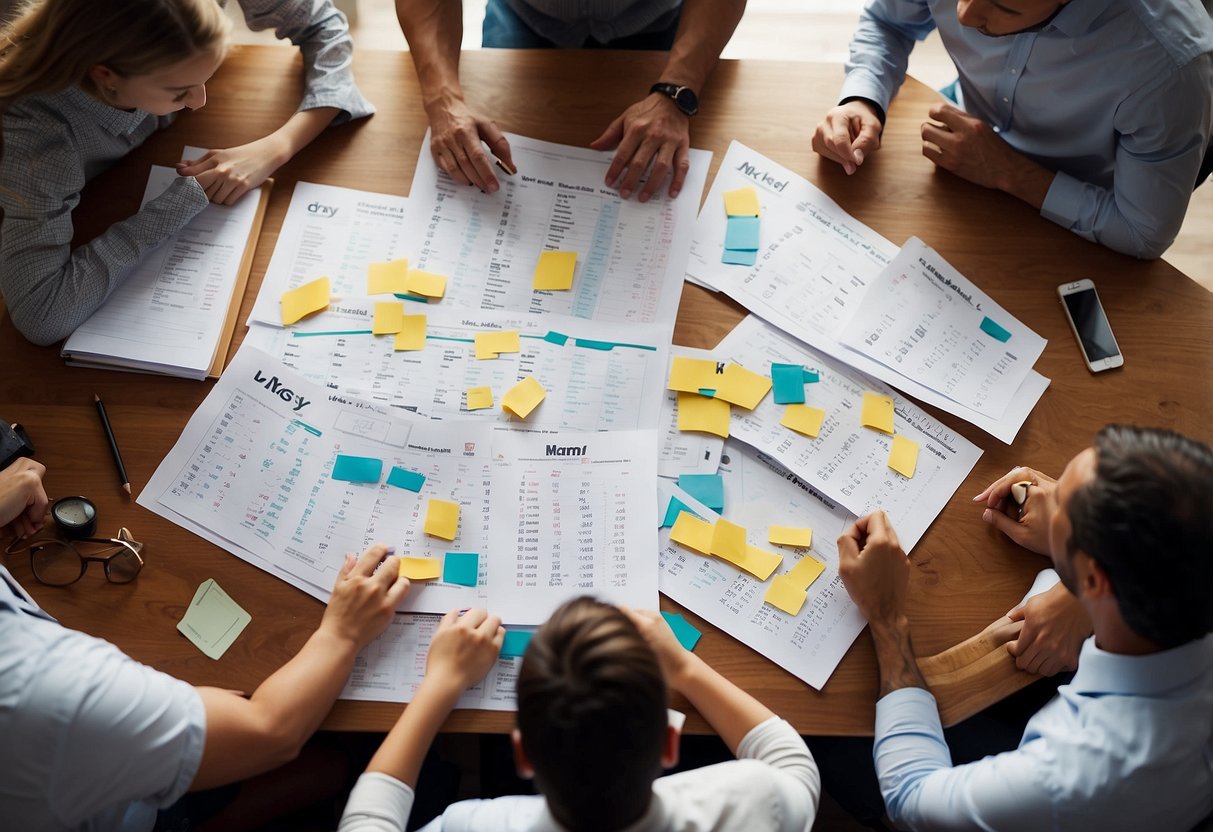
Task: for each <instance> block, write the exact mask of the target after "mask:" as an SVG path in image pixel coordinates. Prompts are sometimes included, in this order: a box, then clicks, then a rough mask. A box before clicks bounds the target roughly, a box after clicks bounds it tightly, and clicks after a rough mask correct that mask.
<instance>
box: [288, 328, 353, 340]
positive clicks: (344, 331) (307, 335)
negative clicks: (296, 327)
mask: <svg viewBox="0 0 1213 832" xmlns="http://www.w3.org/2000/svg"><path fill="white" fill-rule="evenodd" d="M371 334H372V333H371V331H370V330H369V329H341V330H333V331H332V332H292V333H291V335H294V336H295V337H296V338H319V337H323V336H329V337H331V338H336V337H338V336H341V335H371Z"/></svg>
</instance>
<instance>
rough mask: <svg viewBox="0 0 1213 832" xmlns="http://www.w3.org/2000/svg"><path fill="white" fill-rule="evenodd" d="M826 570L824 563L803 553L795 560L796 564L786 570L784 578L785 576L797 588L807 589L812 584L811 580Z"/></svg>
mask: <svg viewBox="0 0 1213 832" xmlns="http://www.w3.org/2000/svg"><path fill="white" fill-rule="evenodd" d="M825 571H826V565H825V564H824V563H822V562H821V561H819V560H818V559H817V558H815V557H810V556H809V555H805V556H804V557H802V558H801V559H800V560H798V561H796V565H795V566H793V567H792V568H791V569H789V570H788V572H787V574H786V575H784V576H783V577H784V578H787V579H788V580H789V581H791V582H792V583H793V584H795V586H796V588H797V589H808V588H809V587H810V586H812V585H813V581H815V580H817V579H818V578H820V577H821V573H822V572H825Z"/></svg>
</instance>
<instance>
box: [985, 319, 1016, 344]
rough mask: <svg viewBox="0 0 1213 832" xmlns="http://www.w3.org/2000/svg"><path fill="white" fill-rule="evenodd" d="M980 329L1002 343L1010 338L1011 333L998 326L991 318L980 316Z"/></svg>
mask: <svg viewBox="0 0 1213 832" xmlns="http://www.w3.org/2000/svg"><path fill="white" fill-rule="evenodd" d="M981 331H982V332H984V333H985V334H986V335H989V336H990V337H991V338H993V339H995V340H996V341H1002V342H1003V343H1004V344H1005V343H1006V342H1007V341H1010V340H1011V333H1010V332H1007V331H1006V330H1005V329H1003V328H1002V327H1001V326H999V325H998V323H997V322H996V321H995V320H994V319H993V318H989V317H986V318H982V321H981Z"/></svg>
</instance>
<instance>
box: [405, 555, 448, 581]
mask: <svg viewBox="0 0 1213 832" xmlns="http://www.w3.org/2000/svg"><path fill="white" fill-rule="evenodd" d="M400 574H401V575H403V576H404V577H406V578H408V579H409V580H410V581H433V580H436V579H438V578H441V577H442V561H440V560H439V559H438V558H401V559H400Z"/></svg>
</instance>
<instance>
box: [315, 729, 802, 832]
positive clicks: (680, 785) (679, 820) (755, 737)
mask: <svg viewBox="0 0 1213 832" xmlns="http://www.w3.org/2000/svg"><path fill="white" fill-rule="evenodd" d="M737 756H738V759H736V760H733V761H731V762H727V763H720V764H718V765H714V766H706V767H704V768H698V769H695V770H693V771H684V772H682V773H680V774H672V775H670V776H668V777H661V778H659V779H658V780H656V781H655V782H654V783H653V800H652V802H651V803H650V804H649V809H648V811H647V812H646V813H645V815H644V817H642V818H640V819H639V820H638V821H636V823H634V824H632V825H631V826H629V827H627V829H626V830H623V832H674V830H694V831H695V832H807V830H808V829H809V827H810V826H812V825H813V819H814V818H815V817H816V816H817V801H818V799H819V798H820V796H821V778H820V776H819V775H818V772H817V763H816V762H814V761H813V755H812V754H811V753H809V749H808V747H807V746H805V744H804V740H802V739H801V738H800V736H799V735H798V734H797V733H796V731H795V729H793V728H792V726H791V725H789V724H788V723H786V722H784V721H783V720H782V719H779V718H778V717H772V718H771V719H768V720H767V721H766V722H763V723H762V724H760V725H756V726H755V727H754V728H753V729H751V730H750V732H749V733H748V734H746V735H745V737H744V738H743V739H742V741H741V744H740V745H739V746H738V748H737ZM412 808H413V790H412V789H411V788H409V787H408V786H407V785H405V784H404V783H402V782H400V781H399V780H397V779H395V778H394V777H389V776H387V775H385V774H380V773H377V772H371V773H367V774H363V775H362V777H360V778H359V779H358V783H357V784H356V785H355V786H354V790H353V791H352V792H351V793H350V800H349V803H348V804H347V805H346V807H345V814H344V815H342V818H341V825H340V826H339V827H338V832H366V831H367V830H374V831H375V832H388V831H389V830H390V832H403V830H404V828H405V824H407V823H408V816H409V812H410V811H411V810H412ZM440 830H445V832H465V830H466V832H472V830H483V832H565V829H564V827H563V826H561V825H560V824H559V823H557V822H556V820H555V818H553V817H552V814H551V812H549V811H548V806H547V801H546V800H544V799H543V798H542V797H540V796H533V795H526V796H517V797H499V798H496V799H495V800H464V801H461V802H459V803H455V804H453V805H451V806H449V807H448V808H447V810H446V812H444V813H443V814H442V815H441V816H440V817H438V818H435V819H434V820H433V821H432V822H431V823H429V824H428V825H426V826H425V828H424V830H423V832H439V831H440Z"/></svg>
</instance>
